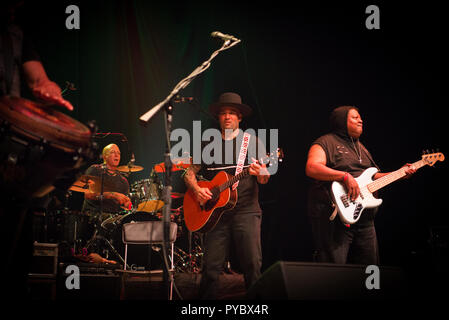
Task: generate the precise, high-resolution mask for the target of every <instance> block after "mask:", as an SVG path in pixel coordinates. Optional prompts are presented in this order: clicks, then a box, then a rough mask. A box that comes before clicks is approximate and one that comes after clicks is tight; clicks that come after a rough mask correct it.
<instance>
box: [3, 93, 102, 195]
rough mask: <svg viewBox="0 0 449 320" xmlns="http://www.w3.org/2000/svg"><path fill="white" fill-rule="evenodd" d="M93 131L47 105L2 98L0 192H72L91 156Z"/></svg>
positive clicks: (34, 193) (41, 193)
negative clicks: (56, 190) (69, 189)
mask: <svg viewBox="0 0 449 320" xmlns="http://www.w3.org/2000/svg"><path fill="white" fill-rule="evenodd" d="M90 126H91V128H88V127H87V126H85V125H83V124H81V123H80V122H78V121H77V120H75V119H73V118H71V117H69V116H67V115H65V114H64V113H62V112H59V111H57V110H55V108H53V107H47V106H44V105H42V104H39V103H36V102H33V101H30V100H26V99H23V98H19V97H11V96H5V97H2V98H1V99H0V181H1V185H0V187H1V188H0V189H2V191H3V192H6V193H8V194H12V195H14V196H16V197H20V198H25V199H29V198H38V197H42V196H44V195H46V194H48V193H49V192H51V191H52V190H53V189H54V188H55V186H60V187H61V188H63V189H64V188H68V187H69V186H70V185H71V184H72V183H73V181H75V180H76V175H77V172H78V171H79V170H80V169H81V167H82V165H83V164H84V163H85V161H86V160H88V159H93V158H94V153H93V152H92V151H93V150H92V149H93V148H92V144H91V136H92V132H91V129H92V130H93V129H94V128H93V124H91V125H90Z"/></svg>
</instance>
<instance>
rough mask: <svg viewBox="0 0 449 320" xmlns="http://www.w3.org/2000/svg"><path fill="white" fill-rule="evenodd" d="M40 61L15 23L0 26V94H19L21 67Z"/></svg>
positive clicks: (33, 48)
mask: <svg viewBox="0 0 449 320" xmlns="http://www.w3.org/2000/svg"><path fill="white" fill-rule="evenodd" d="M27 61H40V57H39V54H38V53H37V51H36V49H35V47H34V45H33V43H32V42H31V40H30V39H29V37H27V36H26V35H25V34H24V32H23V31H22V29H21V28H20V27H19V26H18V25H15V24H10V25H8V26H0V96H3V95H11V96H21V93H20V87H21V79H20V76H21V67H22V65H23V64H24V63H25V62H27Z"/></svg>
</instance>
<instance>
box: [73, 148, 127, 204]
mask: <svg viewBox="0 0 449 320" xmlns="http://www.w3.org/2000/svg"><path fill="white" fill-rule="evenodd" d="M119 163H120V149H119V147H118V146H117V145H116V144H109V145H107V146H106V147H104V149H103V164H94V165H92V166H90V167H89V168H88V169H87V171H86V175H89V176H95V177H99V179H95V180H90V181H89V184H90V187H89V189H90V190H91V191H92V192H87V193H85V194H84V203H83V209H82V210H83V211H84V212H86V211H89V212H91V213H100V212H102V213H120V212H121V211H123V209H131V200H130V199H129V198H128V196H127V194H129V184H128V181H127V180H126V178H125V177H123V176H122V175H121V174H120V172H119V171H118V170H117V167H118V165H119ZM102 175H103V201H102V202H101V201H100V199H101V176H102Z"/></svg>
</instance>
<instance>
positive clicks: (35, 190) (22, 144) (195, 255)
mask: <svg viewBox="0 0 449 320" xmlns="http://www.w3.org/2000/svg"><path fill="white" fill-rule="evenodd" d="M96 130H97V128H96V125H95V123H94V122H90V123H89V124H88V125H87V126H85V125H83V124H81V123H80V122H78V121H77V120H75V119H72V118H70V117H69V116H67V115H65V114H64V113H61V112H59V111H57V110H56V108H51V107H47V106H44V105H42V104H39V103H36V102H32V101H29V100H26V99H23V98H18V97H10V96H6V97H2V98H1V99H0V134H1V136H0V146H1V149H0V178H1V185H0V187H1V188H0V191H1V192H2V196H3V197H5V198H6V197H12V199H13V200H14V201H16V202H21V201H26V202H28V201H29V200H30V199H38V198H42V197H45V196H49V195H50V194H51V192H52V191H53V190H65V192H66V193H65V198H66V203H65V205H64V209H62V210H60V209H58V210H51V211H49V212H46V218H45V223H44V225H45V233H46V236H45V238H46V239H47V240H48V241H54V242H57V243H59V244H60V245H65V246H66V247H67V248H68V249H69V250H68V251H70V255H71V257H72V258H79V259H81V260H83V259H86V253H87V252H89V251H93V252H96V253H97V254H100V255H101V254H103V255H105V258H106V259H109V256H108V255H109V254H111V255H113V256H114V257H115V258H118V259H119V260H120V261H121V262H122V263H123V262H124V260H123V258H122V257H121V255H120V253H119V251H120V248H118V249H116V248H115V247H114V245H115V246H117V247H118V246H120V242H121V226H122V224H123V223H126V222H130V221H134V220H137V221H138V220H139V219H142V220H161V219H162V213H161V212H162V208H163V206H164V202H163V201H162V200H161V193H162V189H163V185H162V183H161V182H160V180H159V179H158V176H157V173H163V172H165V166H164V163H158V164H156V165H155V166H154V167H153V169H152V171H151V174H150V176H149V178H147V179H142V180H139V181H136V182H134V183H132V184H131V185H130V194H129V198H130V199H131V202H132V209H131V210H123V212H121V213H119V214H103V213H102V214H100V215H98V214H90V213H88V212H80V211H77V210H71V209H70V208H69V205H68V204H67V203H68V200H69V198H70V197H71V196H72V195H73V194H75V193H77V194H83V193H88V192H96V193H99V192H100V189H101V190H103V191H106V190H108V188H109V186H107V185H104V184H103V185H102V183H103V181H101V182H100V179H99V177H97V176H88V175H81V172H82V171H83V170H84V169H85V168H86V167H87V165H88V164H90V163H92V162H94V161H95V160H97V159H98V156H97V155H98V145H97V144H96V143H95V142H93V139H92V137H93V135H94V133H95V132H96ZM188 165H189V164H187V163H183V162H175V163H174V164H173V167H172V171H179V170H185V169H186V168H187V167H188ZM117 170H118V171H119V172H120V173H121V174H124V175H128V176H129V175H131V174H133V173H135V172H140V171H142V170H144V168H143V167H142V166H138V165H134V164H132V165H125V166H120V167H118V168H117ZM183 196H184V195H183V194H182V193H177V192H173V193H172V199H182V198H183ZM0 213H2V212H0ZM171 220H172V221H173V222H175V223H177V224H178V226H179V227H178V239H179V238H180V237H182V236H184V235H183V232H179V231H182V230H187V229H186V228H184V226H183V224H184V221H183V210H182V206H181V207H179V208H176V209H171ZM187 236H188V245H187V248H186V247H183V248H181V244H180V245H177V244H176V243H175V252H174V257H175V261H174V262H175V266H176V271H178V272H199V271H200V269H201V260H202V249H201V244H200V243H201V238H200V236H199V235H197V234H192V233H190V232H188V235H187ZM177 241H178V240H177ZM115 242H116V243H115ZM91 249H92V250H91ZM60 251H61V252H67V250H60ZM84 261H86V260H84ZM104 261H110V260H104Z"/></svg>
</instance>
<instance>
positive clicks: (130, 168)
mask: <svg viewBox="0 0 449 320" xmlns="http://www.w3.org/2000/svg"><path fill="white" fill-rule="evenodd" d="M117 170H118V171H120V172H125V173H129V172H139V171H142V170H143V167H141V166H136V165H134V164H132V165H126V166H120V167H117Z"/></svg>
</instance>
